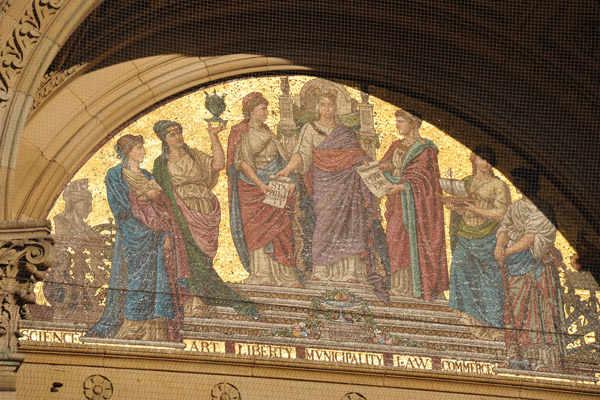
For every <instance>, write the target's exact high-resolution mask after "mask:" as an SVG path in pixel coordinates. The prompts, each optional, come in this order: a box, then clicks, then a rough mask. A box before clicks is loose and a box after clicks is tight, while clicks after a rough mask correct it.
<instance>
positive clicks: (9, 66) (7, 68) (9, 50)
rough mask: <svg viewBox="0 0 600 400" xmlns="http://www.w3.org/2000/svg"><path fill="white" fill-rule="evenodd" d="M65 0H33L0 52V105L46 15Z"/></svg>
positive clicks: (38, 36)
mask: <svg viewBox="0 0 600 400" xmlns="http://www.w3.org/2000/svg"><path fill="white" fill-rule="evenodd" d="M65 2H66V1H65V0H33V1H32V2H31V5H30V6H29V8H28V9H27V11H25V14H24V15H23V17H22V18H21V20H19V23H18V24H17V26H16V27H15V29H14V30H13V32H12V33H11V35H10V37H9V38H8V40H7V41H6V43H5V44H4V46H3V48H2V51H1V52H0V105H2V104H5V103H6V102H7V101H8V100H9V99H10V98H11V96H12V87H13V84H14V82H13V80H14V79H15V77H16V76H17V75H19V74H20V73H21V71H22V69H23V67H24V66H25V64H26V61H25V59H26V57H27V54H28V53H29V50H30V49H31V47H32V46H33V45H34V44H35V43H37V42H38V40H39V39H40V37H41V36H42V31H43V29H44V28H45V27H46V25H47V22H48V17H50V16H52V15H54V14H56V12H57V11H58V9H59V8H60V7H62V5H63V4H64V3H65Z"/></svg>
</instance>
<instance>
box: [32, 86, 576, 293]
mask: <svg viewBox="0 0 600 400" xmlns="http://www.w3.org/2000/svg"><path fill="white" fill-rule="evenodd" d="M311 79H313V77H309V76H291V77H289V82H290V87H291V90H290V93H291V94H292V95H296V94H298V93H299V92H300V89H301V88H302V86H303V85H304V84H305V83H306V82H308V81H309V80H311ZM279 86H280V79H279V78H277V77H264V78H247V79H240V80H236V81H231V82H227V83H222V84H218V85H214V86H210V87H208V88H206V89H204V90H206V91H208V92H210V93H212V91H213V89H216V91H217V93H219V94H223V93H224V94H225V102H226V103H227V110H226V111H225V112H224V113H223V115H221V118H224V119H226V120H228V121H229V123H228V128H230V127H231V126H233V125H235V124H237V123H239V122H241V121H242V119H243V118H242V99H243V97H244V96H245V95H246V94H248V93H250V92H253V91H260V92H262V93H263V94H264V96H265V97H266V98H267V99H268V100H269V103H270V104H269V113H270V115H269V118H268V120H267V122H266V123H267V125H269V127H270V128H271V129H272V130H273V131H274V132H275V131H276V129H277V124H278V122H279V100H278V96H279V94H280V93H281V89H280V87H279ZM346 88H347V90H348V92H349V93H350V95H351V96H352V98H353V99H355V100H356V101H357V102H360V101H361V100H360V91H359V90H357V89H355V88H352V87H348V86H347V87H346ZM204 90H199V91H197V92H195V93H192V94H189V95H186V96H184V97H181V98H179V99H176V100H173V101H172V102H170V103H168V104H165V105H164V106H162V107H160V108H158V109H156V110H154V111H152V112H150V113H148V114H146V115H145V116H143V117H141V118H140V119H138V120H137V121H135V122H133V123H131V124H130V125H129V126H127V127H126V128H125V129H123V131H121V132H119V133H118V134H117V135H116V136H115V137H113V138H112V139H111V140H109V141H108V142H107V143H106V144H105V145H104V146H102V148H100V149H99V150H98V151H97V152H96V154H94V155H93V156H92V157H91V158H90V159H89V160H88V161H87V162H86V163H85V164H84V165H83V166H82V167H81V169H80V170H79V171H78V172H77V173H76V174H75V176H74V177H73V180H77V179H82V178H88V180H89V189H90V191H91V192H92V194H93V207H92V213H91V214H90V216H89V217H88V219H87V222H88V224H89V225H92V226H93V225H96V224H100V223H103V222H108V220H109V219H110V218H113V216H112V213H111V211H110V208H109V205H108V201H107V199H106V188H105V186H104V177H105V175H106V171H107V170H108V169H109V168H111V167H113V166H114V165H117V164H118V162H119V160H117V158H116V157H115V152H114V149H113V147H114V145H115V144H116V142H117V139H118V138H119V137H121V136H122V135H124V134H127V133H129V134H134V135H142V136H143V137H144V138H145V141H146V144H145V149H146V157H145V160H144V163H143V164H142V167H144V168H145V169H147V170H150V172H151V170H152V165H153V162H154V159H155V158H156V157H158V155H159V154H160V153H161V142H160V140H159V139H158V138H157V137H156V135H155V134H154V131H153V129H152V127H153V126H154V123H155V122H156V121H158V120H161V119H170V120H174V121H177V122H179V123H180V124H181V125H182V127H183V130H184V138H185V141H186V143H187V144H188V145H189V146H190V147H193V148H197V149H199V150H201V151H204V152H207V153H209V154H210V153H211V149H210V141H209V140H208V133H207V131H206V122H205V120H204V119H205V118H209V117H211V114H210V113H209V112H208V110H206V108H205V107H204V102H205V100H206V97H205V94H204ZM369 101H370V102H371V103H372V104H373V105H374V115H373V118H374V124H375V130H376V132H377V133H378V135H379V140H380V143H381V146H380V148H379V149H378V151H377V158H378V159H380V158H381V157H383V155H384V154H385V152H386V150H387V149H388V147H389V145H390V144H391V143H392V142H393V141H394V140H396V139H398V138H399V137H398V133H397V130H396V128H395V122H396V121H395V116H394V113H395V111H396V109H397V107H395V106H393V105H391V104H389V103H386V102H384V101H381V100H379V99H377V98H374V97H371V98H370V99H369ZM228 134H229V129H227V130H225V131H223V132H221V133H220V138H221V143H222V144H223V148H224V150H225V153H227V137H228ZM421 134H422V136H424V137H426V138H429V139H431V140H432V141H433V142H434V143H435V144H436V145H437V147H438V148H439V150H440V153H439V166H440V173H441V175H442V177H446V175H445V174H446V171H448V170H449V169H450V170H452V172H453V178H458V179H460V178H463V177H465V176H467V175H470V174H471V163H470V161H469V156H470V150H469V149H467V148H466V147H464V146H463V145H461V144H460V143H459V142H457V141H456V140H454V139H453V138H451V137H450V136H448V135H446V134H445V133H444V132H442V131H441V130H439V129H438V128H436V127H435V126H433V125H431V124H429V123H427V122H424V123H423V126H422V128H421ZM496 174H497V175H498V176H499V177H500V178H501V179H502V180H504V181H505V182H507V183H508V184H509V186H510V188H511V194H512V198H513V201H514V200H517V199H518V198H519V195H517V194H516V191H515V189H514V187H513V186H512V185H511V184H510V182H509V181H508V179H506V177H504V176H503V175H502V174H501V173H499V172H498V171H496ZM215 194H216V195H217V197H218V199H219V201H220V202H221V209H222V219H221V226H220V234H219V250H218V252H217V255H216V257H215V261H214V268H215V270H216V271H217V272H218V273H219V275H220V276H221V277H222V279H223V280H225V281H228V282H241V281H242V280H243V279H244V278H245V277H246V276H247V272H246V271H245V270H244V268H243V267H242V265H241V263H240V262H239V259H238V255H237V252H236V250H235V247H234V245H233V241H232V238H231V234H230V230H229V212H228V210H229V199H228V187H227V176H226V173H225V171H222V172H221V176H220V179H219V182H218V184H217V186H216V188H215ZM382 207H383V202H382ZM63 209H64V201H63V199H62V196H61V197H59V199H58V200H57V201H56V203H55V205H54V207H53V208H52V210H51V211H50V214H49V215H48V218H49V219H51V220H52V219H53V218H54V217H55V216H56V215H57V214H59V213H61V212H62V211H63ZM383 211H384V210H382V212H383ZM449 216H450V213H449V211H448V210H446V211H445V217H446V226H448V221H449ZM447 242H448V246H447V248H448V265H450V261H451V257H452V254H451V253H450V246H449V238H448V235H447ZM556 247H557V248H558V249H559V250H560V251H561V253H562V255H563V257H564V259H565V261H566V263H567V264H570V263H569V260H570V259H571V257H572V256H573V255H574V251H573V249H572V248H571V246H570V245H569V243H568V242H567V241H566V240H565V239H564V237H563V236H562V235H561V234H560V233H559V234H558V236H557V241H556ZM39 294H41V292H40V293H39ZM40 300H41V299H40Z"/></svg>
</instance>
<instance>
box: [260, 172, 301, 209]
mask: <svg viewBox="0 0 600 400" xmlns="http://www.w3.org/2000/svg"><path fill="white" fill-rule="evenodd" d="M269 178H270V180H269V189H271V191H270V192H269V193H268V194H267V197H265V199H264V200H263V203H265V204H268V205H270V206H273V207H277V208H285V205H286V204H287V198H288V195H289V192H290V187H291V186H292V184H293V183H294V181H293V180H292V178H286V177H285V176H280V177H277V178H275V175H271V176H270V177H269Z"/></svg>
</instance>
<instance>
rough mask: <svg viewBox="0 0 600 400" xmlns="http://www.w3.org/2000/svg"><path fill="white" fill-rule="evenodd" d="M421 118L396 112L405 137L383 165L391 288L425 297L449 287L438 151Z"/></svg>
mask: <svg viewBox="0 0 600 400" xmlns="http://www.w3.org/2000/svg"><path fill="white" fill-rule="evenodd" d="M421 123H422V120H421V118H420V117H418V116H417V115H416V114H415V113H414V112H410V113H409V112H407V111H404V110H398V111H396V128H397V129H398V133H399V134H400V135H402V136H403V137H404V138H403V139H400V140H397V141H395V142H394V143H392V145H391V146H390V148H389V149H388V151H387V153H386V154H385V156H384V157H383V159H382V160H381V162H380V164H379V167H380V169H381V170H383V171H384V175H385V176H386V177H387V178H388V180H389V181H390V182H392V185H391V186H390V187H389V188H388V198H387V202H386V213H385V218H386V220H387V231H386V238H387V244H388V248H389V252H390V272H391V285H390V292H391V293H392V294H396V295H402V296H411V295H412V296H414V297H416V298H422V299H423V300H425V301H431V300H433V299H434V298H436V297H441V298H443V292H444V291H445V290H448V265H447V261H446V243H445V233H444V208H443V205H442V201H441V200H440V198H439V197H438V196H436V194H441V192H442V190H441V187H440V183H439V178H440V172H439V168H438V160H437V156H438V149H437V147H436V146H435V144H433V142H432V141H430V140H428V139H425V138H422V137H421V135H420V134H419V128H420V127H421Z"/></svg>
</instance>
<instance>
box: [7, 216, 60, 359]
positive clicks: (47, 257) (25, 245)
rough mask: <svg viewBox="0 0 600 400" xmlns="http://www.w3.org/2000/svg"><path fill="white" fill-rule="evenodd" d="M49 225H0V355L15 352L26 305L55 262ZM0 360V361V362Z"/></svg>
mask: <svg viewBox="0 0 600 400" xmlns="http://www.w3.org/2000/svg"><path fill="white" fill-rule="evenodd" d="M53 244H54V241H53V240H52V238H51V237H50V222H49V221H28V222H6V221H2V222H0V354H4V357H3V358H4V359H6V358H7V357H8V356H9V355H10V354H14V353H16V351H17V346H18V339H19V337H20V333H19V324H20V320H21V318H24V319H26V318H28V316H29V312H28V310H27V307H26V304H31V303H34V302H35V293H34V291H33V288H34V286H35V284H36V282H38V281H41V280H43V279H44V277H45V272H44V271H46V270H47V269H48V268H49V267H50V266H51V265H52V263H53V261H54V255H55V251H54V247H53ZM1 358H2V357H0V359H1Z"/></svg>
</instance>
